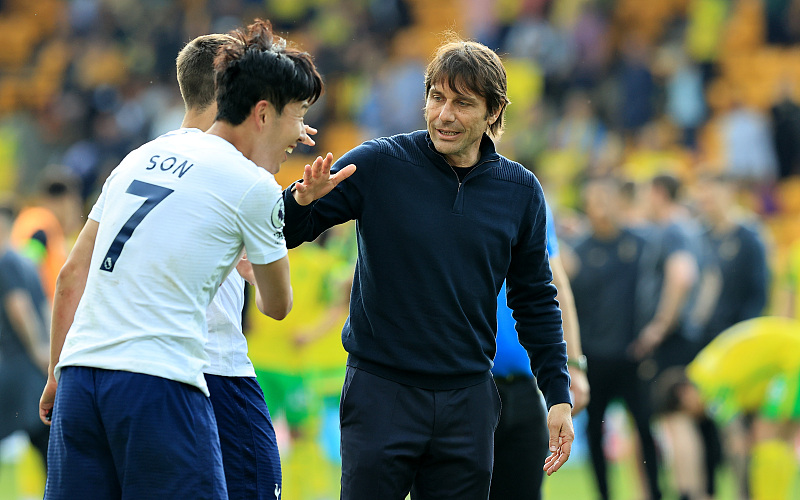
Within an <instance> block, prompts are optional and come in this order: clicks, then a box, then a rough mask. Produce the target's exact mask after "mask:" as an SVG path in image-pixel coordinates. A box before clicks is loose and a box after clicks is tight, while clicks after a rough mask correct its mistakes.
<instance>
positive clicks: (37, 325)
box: [3, 288, 49, 372]
mask: <svg viewBox="0 0 800 500" xmlns="http://www.w3.org/2000/svg"><path fill="white" fill-rule="evenodd" d="M3 307H4V308H5V311H6V317H8V320H9V322H10V323H11V326H13V327H14V331H16V332H17V333H19V335H20V341H21V342H22V345H23V347H24V348H25V350H26V351H27V352H28V356H30V358H31V359H32V360H33V361H34V362H35V363H36V365H37V366H39V367H40V368H41V369H42V371H44V372H46V371H47V366H48V362H49V356H48V353H47V346H46V344H44V343H43V342H42V340H41V339H42V333H43V332H44V329H45V325H44V324H43V323H42V321H41V320H40V319H39V315H38V314H37V312H36V306H35V305H34V303H33V299H31V296H30V294H29V293H28V291H27V290H25V289H23V288H17V289H16V290H12V291H11V292H10V293H8V294H7V295H6V298H5V300H4V301H3Z"/></svg>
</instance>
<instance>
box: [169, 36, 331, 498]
mask: <svg viewBox="0 0 800 500" xmlns="http://www.w3.org/2000/svg"><path fill="white" fill-rule="evenodd" d="M236 42H237V40H236V39H235V38H233V37H231V36H230V35H223V34H212V35H203V36H199V37H197V38H195V39H194V40H192V41H191V42H189V43H188V44H186V46H185V47H184V48H183V49H182V50H181V52H180V53H179V54H178V58H177V73H178V84H179V86H180V89H181V96H182V97H183V101H184V103H185V105H186V114H185V116H184V119H183V123H182V124H181V127H182V128H194V129H199V130H203V131H205V130H207V129H209V128H210V127H211V125H213V123H214V118H215V117H216V116H217V104H216V102H215V99H214V96H215V84H214V58H215V57H216V54H217V52H218V49H219V47H221V46H222V45H225V44H226V43H236ZM273 43H283V42H282V39H280V38H277V37H276V39H274V40H273ZM305 128H306V135H305V136H303V140H302V141H301V142H304V143H306V144H309V145H311V146H313V145H314V141H313V140H311V138H310V137H309V136H308V134H309V133H311V134H313V133H316V130H315V129H313V128H311V127H309V126H308V125H306V126H305ZM249 267H250V266H249V264H248V263H247V262H246V261H243V262H241V263H240V264H239V266H237V269H235V270H233V271H231V273H230V274H229V275H228V277H227V279H225V281H223V282H222V285H220V287H219V290H217V293H216V295H214V300H212V301H211V304H210V305H209V307H208V311H207V313H206V322H207V324H208V342H207V343H206V353H207V354H208V357H209V366H208V367H206V368H205V369H204V370H203V371H204V373H205V379H206V383H207V384H208V390H209V392H210V394H211V404H212V406H213V408H214V416H215V417H216V420H217V430H218V431H219V440H220V448H221V450H222V464H223V468H224V469H225V482H226V484H227V489H228V498H229V499H231V500H237V499H241V500H254V499H260V498H270V499H274V498H276V497H277V498H279V496H280V492H281V489H282V482H281V463H280V455H279V453H278V444H277V441H276V438H275V429H274V428H273V427H272V420H271V419H270V414H269V410H268V409H267V404H266V402H265V401H264V393H263V391H262V390H261V387H260V386H259V384H258V382H257V380H256V374H255V370H254V369H253V364H252V363H251V361H250V359H249V358H248V356H247V341H246V339H245V337H244V335H243V333H242V308H243V307H244V283H245V279H244V278H243V277H242V276H243V275H245V276H247V277H248V280H249V281H250V282H252V281H253V279H252V277H251V275H252V270H251V269H249ZM240 271H241V274H240Z"/></svg>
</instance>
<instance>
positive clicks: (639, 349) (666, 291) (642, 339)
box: [633, 250, 698, 359]
mask: <svg viewBox="0 0 800 500" xmlns="http://www.w3.org/2000/svg"><path fill="white" fill-rule="evenodd" d="M697 275H698V270H697V260H696V259H695V258H694V256H693V255H692V254H691V253H690V252H688V251H685V250H681V251H678V252H675V253H673V254H672V255H670V256H669V257H668V258H667V262H666V264H665V265H664V284H663V285H662V288H661V299H660V300H659V303H658V307H657V308H656V313H655V315H654V316H653V319H652V320H650V322H649V323H648V324H647V325H646V326H645V327H644V328H643V329H642V332H641V333H640V334H639V338H638V339H636V341H635V342H634V344H633V354H634V356H635V357H636V358H637V359H642V358H645V357H647V356H648V355H649V354H650V353H652V352H653V350H655V348H656V347H658V346H659V345H660V344H661V343H662V342H663V341H664V340H665V339H666V338H667V336H668V335H669V333H670V332H671V331H672V330H673V329H674V328H675V326H676V324H677V323H678V320H679V319H680V314H681V310H682V309H683V306H684V304H685V303H686V299H687V298H688V296H689V291H690V290H691V289H692V286H694V283H695V281H696V280H697V279H698V277H697Z"/></svg>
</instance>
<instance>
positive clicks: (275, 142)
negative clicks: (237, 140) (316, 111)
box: [265, 101, 310, 174]
mask: <svg viewBox="0 0 800 500" xmlns="http://www.w3.org/2000/svg"><path fill="white" fill-rule="evenodd" d="M309 106H310V105H309V104H308V101H293V102H290V103H289V104H287V105H286V106H284V107H283V111H282V112H281V114H280V115H278V114H277V113H274V114H273V116H272V124H271V127H268V137H267V138H266V140H267V142H268V144H269V145H270V150H271V151H270V158H269V161H268V162H267V163H266V166H265V168H266V169H267V170H268V171H269V172H271V173H273V174H275V173H277V172H278V170H280V168H281V163H283V162H285V161H286V159H287V158H288V155H289V154H291V153H292V151H294V148H296V147H297V144H298V143H299V142H301V141H302V140H303V139H304V138H305V137H306V128H305V123H304V121H303V120H304V119H305V116H306V112H307V111H308V108H309Z"/></svg>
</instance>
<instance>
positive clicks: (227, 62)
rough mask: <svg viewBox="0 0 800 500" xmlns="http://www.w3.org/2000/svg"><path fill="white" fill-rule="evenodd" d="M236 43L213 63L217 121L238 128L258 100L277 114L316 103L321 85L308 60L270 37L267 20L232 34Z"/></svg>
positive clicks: (321, 88) (280, 41) (256, 22)
mask: <svg viewBox="0 0 800 500" xmlns="http://www.w3.org/2000/svg"><path fill="white" fill-rule="evenodd" d="M231 35H232V36H233V37H234V38H235V39H236V42H231V43H228V44H225V45H223V46H222V48H221V49H220V51H219V54H218V55H217V58H216V60H215V62H214V65H215V68H216V80H217V110H218V111H217V117H216V119H217V120H220V121H225V122H228V123H230V124H232V125H239V124H240V123H242V122H243V121H244V120H245V118H247V116H248V115H249V114H250V112H251V111H252V109H253V106H255V105H256V103H258V102H259V101H262V100H266V101H267V102H269V103H271V104H272V106H273V107H274V108H275V110H276V111H277V113H278V114H280V113H281V112H283V108H284V107H285V106H286V105H287V104H289V103H290V102H296V101H306V100H307V101H308V102H309V104H312V103H314V102H315V101H316V100H317V99H319V97H320V96H321V95H322V92H323V90H324V85H323V83H322V77H321V76H320V75H319V73H318V72H317V69H316V67H315V66H314V62H313V61H312V60H311V56H310V55H309V54H307V53H306V52H301V51H299V50H297V49H294V48H291V47H287V46H286V41H285V40H284V39H283V38H281V37H277V36H274V35H273V34H272V26H271V25H270V23H269V21H262V20H261V19H256V20H255V22H254V23H253V24H251V25H250V26H248V27H247V31H246V32H245V31H242V30H241V29H239V30H236V31H234V32H232V33H231Z"/></svg>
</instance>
